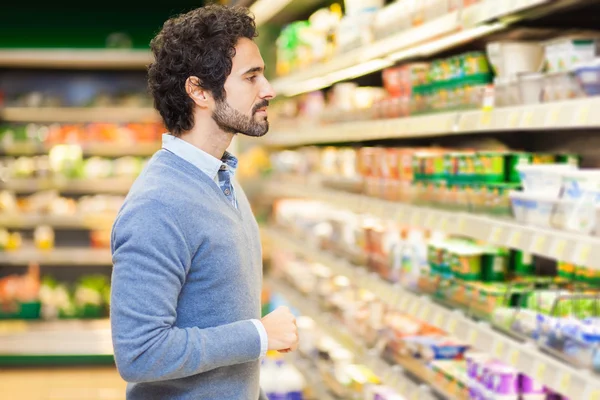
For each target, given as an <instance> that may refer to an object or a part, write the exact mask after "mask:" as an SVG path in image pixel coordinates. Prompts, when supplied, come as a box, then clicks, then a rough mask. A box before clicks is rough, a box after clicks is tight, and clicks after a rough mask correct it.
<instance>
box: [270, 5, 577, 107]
mask: <svg viewBox="0 0 600 400" xmlns="http://www.w3.org/2000/svg"><path fill="white" fill-rule="evenodd" d="M584 1H585V0H559V1H555V0H511V1H498V0H483V1H482V2H480V3H478V4H475V5H472V6H470V7H467V8H465V9H464V10H459V11H455V12H452V13H449V14H447V15H445V16H443V17H440V18H438V19H436V20H433V21H430V22H427V23H425V24H423V25H421V26H418V27H415V28H412V29H410V30H408V31H404V32H400V33H398V34H395V35H392V36H391V37H389V38H385V39H382V40H379V41H377V42H375V43H372V44H369V45H368V46H364V47H361V48H358V49H356V50H353V51H351V52H349V53H346V54H343V55H340V56H338V57H336V58H334V59H332V60H330V61H328V62H326V63H323V64H318V65H310V68H308V67H307V68H306V69H304V70H302V71H299V72H296V73H292V74H291V75H289V76H286V77H282V78H279V79H277V80H275V81H274V82H273V86H274V88H275V90H276V91H277V92H279V93H282V94H284V95H286V96H294V95H297V94H301V93H307V92H310V91H313V90H318V89H321V88H324V87H327V86H331V85H332V84H334V83H336V82H341V81H343V80H346V79H352V78H355V77H358V76H362V75H366V74H368V73H371V72H375V71H378V70H381V69H383V68H386V67H387V66H390V65H392V64H393V63H395V62H398V61H401V60H407V59H411V58H415V57H425V56H430V55H433V54H435V53H438V52H440V51H443V50H447V49H450V48H452V47H454V46H457V45H460V44H463V43H465V42H468V41H471V40H475V39H478V38H481V37H484V36H486V35H489V34H491V33H493V32H496V31H498V30H501V29H503V28H504V27H506V26H507V24H510V23H514V22H516V21H518V20H520V19H522V18H525V17H527V16H528V14H529V12H531V13H532V15H533V16H537V15H539V14H540V10H544V9H545V10H547V12H556V11H557V10H560V9H561V8H562V7H566V6H571V5H573V4H577V3H583V2H584ZM498 20H499V21H501V22H494V23H488V22H491V21H498Z"/></svg>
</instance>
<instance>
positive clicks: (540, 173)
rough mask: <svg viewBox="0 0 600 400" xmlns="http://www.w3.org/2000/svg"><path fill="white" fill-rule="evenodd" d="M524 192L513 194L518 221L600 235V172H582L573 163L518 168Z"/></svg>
mask: <svg viewBox="0 0 600 400" xmlns="http://www.w3.org/2000/svg"><path fill="white" fill-rule="evenodd" d="M518 169H519V174H520V176H521V180H522V183H523V189H524V191H522V192H512V193H511V194H510V197H511V202H512V208H513V212H514V215H515V218H516V219H517V221H519V222H522V223H526V224H532V225H536V226H541V227H545V228H555V229H561V230H568V231H572V232H577V233H582V234H592V233H594V234H596V235H599V234H600V227H599V226H598V222H599V221H600V218H599V215H598V214H599V213H600V170H598V169H578V168H577V165H574V164H573V163H567V164H548V165H522V166H519V167H518Z"/></svg>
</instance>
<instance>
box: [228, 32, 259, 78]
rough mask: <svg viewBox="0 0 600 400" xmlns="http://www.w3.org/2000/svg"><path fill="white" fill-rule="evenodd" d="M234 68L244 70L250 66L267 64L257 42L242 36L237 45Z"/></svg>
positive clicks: (256, 66) (257, 66)
mask: <svg viewBox="0 0 600 400" xmlns="http://www.w3.org/2000/svg"><path fill="white" fill-rule="evenodd" d="M232 62H233V65H232V66H233V69H234V70H236V71H240V72H244V71H245V70H248V69H250V68H262V69H264V67H265V64H264V61H263V59H262V56H261V55H260V50H259V49H258V46H257V45H256V43H254V42H253V41H252V40H250V39H247V38H242V39H240V40H239V41H238V43H237V45H236V46H235V56H234V57H233V60H232Z"/></svg>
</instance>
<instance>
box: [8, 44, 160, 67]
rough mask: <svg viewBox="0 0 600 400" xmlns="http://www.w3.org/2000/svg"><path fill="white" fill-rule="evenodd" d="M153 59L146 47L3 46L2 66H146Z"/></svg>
mask: <svg viewBox="0 0 600 400" xmlns="http://www.w3.org/2000/svg"><path fill="white" fill-rule="evenodd" d="M151 62H152V54H151V53H150V51H147V50H125V49H122V50H121V49H118V50H107V49H98V50H78V49H51V50H46V49H15V50H0V67H3V68H59V69H89V68H94V69H123V70H131V69H138V70H145V69H146V67H147V66H148V64H150V63H151Z"/></svg>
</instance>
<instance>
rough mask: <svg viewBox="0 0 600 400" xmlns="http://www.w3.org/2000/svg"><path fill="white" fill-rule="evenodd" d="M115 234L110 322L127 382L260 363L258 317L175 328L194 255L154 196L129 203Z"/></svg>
mask: <svg viewBox="0 0 600 400" xmlns="http://www.w3.org/2000/svg"><path fill="white" fill-rule="evenodd" d="M112 239H113V240H112V250H113V263H114V269H113V275H112V293H111V325H112V336H113V346H114V351H115V359H116V364H117V367H118V369H119V372H120V374H121V376H122V377H123V379H125V380H126V381H129V382H152V381H161V380H167V379H177V378H184V377H187V376H191V375H195V374H199V373H202V372H205V371H209V370H212V369H215V368H219V367H223V366H228V365H234V364H240V363H245V362H250V361H254V360H258V358H259V356H260V354H261V338H260V335H259V332H258V330H257V328H256V326H255V324H254V323H253V322H252V320H247V321H240V322H235V323H232V324H228V325H223V326H218V327H214V328H207V329H200V328H196V327H191V328H178V327H175V326H174V323H175V319H176V308H177V299H178V296H179V293H180V291H181V288H182V286H183V284H184V283H185V279H186V272H187V268H188V267H189V265H190V263H191V255H190V254H191V252H190V249H189V248H188V242H187V240H186V237H185V236H184V233H183V231H182V230H181V228H180V226H179V224H178V221H177V220H176V219H175V217H174V216H173V215H171V214H170V213H169V212H168V207H166V206H165V205H163V204H161V203H159V202H157V201H151V200H148V201H144V202H139V203H138V204H136V205H134V206H131V207H130V208H129V209H128V210H127V211H126V212H125V213H123V214H122V215H121V216H120V217H119V218H118V220H117V221H116V222H115V226H114V229H113V237H112Z"/></svg>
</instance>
